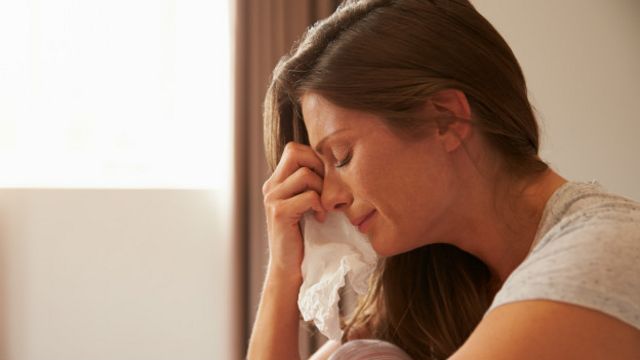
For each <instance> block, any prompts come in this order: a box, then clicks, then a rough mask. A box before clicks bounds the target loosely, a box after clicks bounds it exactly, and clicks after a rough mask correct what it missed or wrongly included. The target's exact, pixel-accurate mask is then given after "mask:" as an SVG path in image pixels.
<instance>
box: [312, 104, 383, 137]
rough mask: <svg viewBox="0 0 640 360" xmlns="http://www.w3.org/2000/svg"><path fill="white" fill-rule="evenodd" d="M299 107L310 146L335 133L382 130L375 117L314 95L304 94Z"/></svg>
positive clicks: (378, 120) (379, 122)
mask: <svg viewBox="0 0 640 360" xmlns="http://www.w3.org/2000/svg"><path fill="white" fill-rule="evenodd" d="M300 105H301V108H302V117H303V120H304V125H305V127H306V129H307V134H308V135H309V143H310V145H311V146H315V145H316V144H317V143H318V142H319V141H320V140H322V139H323V138H324V137H326V136H327V135H330V134H332V133H334V132H336V131H340V132H342V131H351V132H363V133H366V132H370V131H372V130H374V128H384V124H383V123H382V121H381V119H380V118H379V117H377V116H376V115H373V114H370V113H366V112H362V111H358V110H352V109H346V108H343V107H340V106H337V105H335V104H333V103H331V102H330V101H329V100H327V99H326V98H324V97H323V96H321V95H319V94H316V93H312V92H307V93H305V94H304V95H303V96H302V97H301V98H300Z"/></svg>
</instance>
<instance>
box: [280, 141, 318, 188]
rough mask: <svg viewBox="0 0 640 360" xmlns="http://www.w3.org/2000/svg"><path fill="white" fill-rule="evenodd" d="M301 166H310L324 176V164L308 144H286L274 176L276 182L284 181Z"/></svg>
mask: <svg viewBox="0 0 640 360" xmlns="http://www.w3.org/2000/svg"><path fill="white" fill-rule="evenodd" d="M301 167H308V168H310V169H311V170H313V171H314V172H316V174H318V175H319V176H320V177H324V164H323V163H322V160H320V158H319V157H318V155H316V153H315V152H314V151H313V149H311V147H310V146H308V145H303V144H298V143H295V142H290V143H288V144H287V145H286V146H285V148H284V152H283V153H282V157H281V158H280V162H279V163H278V165H277V166H276V169H275V170H274V172H273V176H272V178H273V180H274V181H275V183H280V182H283V181H284V180H285V179H286V178H288V177H289V176H291V174H293V173H294V172H295V171H296V170H297V169H299V168H301Z"/></svg>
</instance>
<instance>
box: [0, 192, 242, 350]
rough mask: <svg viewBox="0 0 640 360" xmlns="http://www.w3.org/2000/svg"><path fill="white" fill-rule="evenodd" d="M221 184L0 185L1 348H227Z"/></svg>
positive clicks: (226, 248) (227, 265) (227, 260)
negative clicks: (214, 187)
mask: <svg viewBox="0 0 640 360" xmlns="http://www.w3.org/2000/svg"><path fill="white" fill-rule="evenodd" d="M225 196H226V195H224V194H221V193H216V192H208V191H195V190H194V191H190V190H7V189H3V190H0V359H3V360H18V359H19V360H86V359H91V360H101V359H119V360H124V359H136V360H144V359H148V360H158V359H167V360H169V359H171V360H175V359H190V360H196V359H231V358H233V357H234V355H232V352H231V346H232V343H231V341H232V339H231V335H232V331H233V329H232V328H231V326H232V322H231V315H232V312H233V307H232V302H231V298H230V296H231V295H230V289H231V280H230V278H231V272H230V269H231V249H230V246H231V244H230V241H229V240H228V239H229V225H228V224H229V223H228V220H229V217H228V213H229V211H228V203H227V202H226V201H227V198H226V197H225Z"/></svg>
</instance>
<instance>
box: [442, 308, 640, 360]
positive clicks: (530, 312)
mask: <svg viewBox="0 0 640 360" xmlns="http://www.w3.org/2000/svg"><path fill="white" fill-rule="evenodd" d="M449 359H450V360H469V359H478V360H482V359H492V360H493V359H495V360H502V359H504V360H508V359H521V360H529V359H531V360H533V359H602V360H605V359H640V330H638V329H636V328H634V327H632V326H631V325H629V324H626V323H624V322H622V321H620V320H618V319H616V318H614V317H611V316H609V315H607V314H604V313H602V312H599V311H596V310H592V309H588V308H585V307H581V306H576V305H571V304H568V303H562V302H557V301H548V300H529V301H518V302H513V303H509V304H505V305H501V306H499V307H497V308H495V309H494V310H492V311H491V312H490V313H489V314H487V317H486V318H485V319H484V320H482V321H481V322H480V324H478V327H477V328H476V329H475V330H474V331H473V333H472V334H471V336H470V337H469V338H468V339H467V341H466V342H465V343H464V345H463V346H462V347H461V348H460V349H459V350H458V351H457V352H456V353H454V354H453V356H451V357H450V358H449Z"/></svg>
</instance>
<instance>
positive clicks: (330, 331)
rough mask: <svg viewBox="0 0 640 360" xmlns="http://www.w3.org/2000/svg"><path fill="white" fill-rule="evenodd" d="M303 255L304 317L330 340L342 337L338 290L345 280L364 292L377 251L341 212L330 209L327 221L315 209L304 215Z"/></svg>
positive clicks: (300, 298) (301, 303)
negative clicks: (316, 217) (318, 216)
mask: <svg viewBox="0 0 640 360" xmlns="http://www.w3.org/2000/svg"><path fill="white" fill-rule="evenodd" d="M302 228H303V239H304V258H303V260H302V277H303V281H302V286H301V287H300V293H299V294H298V308H299V309H300V313H301V314H302V317H303V318H304V320H305V321H310V320H313V323H314V324H315V326H316V327H317V328H318V330H320V332H321V333H322V334H324V335H325V336H326V337H328V338H329V339H331V340H339V339H340V338H341V337H342V333H343V332H342V329H341V328H340V312H339V308H338V301H339V300H340V295H339V293H338V290H339V289H340V288H342V287H343V286H345V278H347V280H348V281H346V283H347V284H348V286H350V287H351V288H352V289H353V290H354V291H355V292H356V293H357V294H359V295H364V294H366V292H367V290H368V281H369V277H370V276H371V273H372V272H373V270H374V269H375V267H376V263H377V261H378V255H377V254H376V252H375V251H374V250H373V247H371V243H370V242H369V239H368V237H367V236H366V235H364V234H362V233H361V232H359V231H358V229H357V228H356V227H355V226H353V225H352V224H351V222H349V219H348V218H347V217H346V215H344V214H343V213H341V212H337V211H331V212H328V213H327V217H326V219H325V221H324V223H321V222H318V221H317V220H316V219H315V218H314V217H313V214H312V213H307V214H305V215H304V217H303V219H302Z"/></svg>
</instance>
